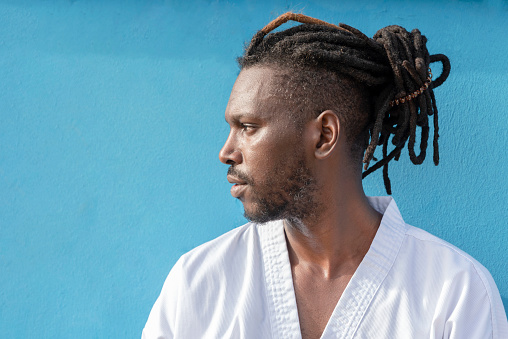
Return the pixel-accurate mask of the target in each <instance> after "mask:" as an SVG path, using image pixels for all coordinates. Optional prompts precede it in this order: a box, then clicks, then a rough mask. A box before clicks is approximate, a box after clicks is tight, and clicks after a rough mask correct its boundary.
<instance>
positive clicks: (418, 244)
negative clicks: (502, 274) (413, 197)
mask: <svg viewBox="0 0 508 339" xmlns="http://www.w3.org/2000/svg"><path fill="white" fill-rule="evenodd" d="M406 245H407V246H406V247H407V252H410V254H409V256H410V257H411V256H412V255H415V257H417V258H418V259H416V260H415V262H414V263H413V264H414V265H415V269H417V267H420V268H425V271H426V274H427V277H428V278H431V277H430V275H432V276H433V279H435V280H442V281H443V282H446V283H447V284H449V283H451V282H455V283H457V284H462V286H464V284H474V285H476V287H477V293H481V292H483V293H485V294H486V295H487V297H488V298H489V299H492V295H493V294H495V293H498V292H497V287H496V284H495V282H494V280H493V278H492V275H491V274H490V272H489V271H488V270H487V268H485V267H484V266H483V265H482V264H481V263H480V262H479V261H477V260H476V259H475V258H473V257H472V256H471V255H470V254H468V253H466V252H465V251H463V250H461V249H460V248H458V247H456V246H454V245H452V244H450V243H449V242H447V241H446V240H443V239H441V238H439V237H437V236H435V235H432V234H430V233H429V232H427V231H425V230H422V229H420V228H417V227H414V226H409V227H408V229H407V231H406ZM407 252H406V253H405V255H408V253H407Z"/></svg>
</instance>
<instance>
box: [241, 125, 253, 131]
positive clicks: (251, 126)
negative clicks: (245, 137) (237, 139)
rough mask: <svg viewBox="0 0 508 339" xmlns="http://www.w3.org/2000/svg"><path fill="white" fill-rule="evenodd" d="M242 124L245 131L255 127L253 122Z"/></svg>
mask: <svg viewBox="0 0 508 339" xmlns="http://www.w3.org/2000/svg"><path fill="white" fill-rule="evenodd" d="M240 126H241V127H242V130H244V131H246V132H247V131H250V130H252V129H253V128H254V125H252V124H240Z"/></svg>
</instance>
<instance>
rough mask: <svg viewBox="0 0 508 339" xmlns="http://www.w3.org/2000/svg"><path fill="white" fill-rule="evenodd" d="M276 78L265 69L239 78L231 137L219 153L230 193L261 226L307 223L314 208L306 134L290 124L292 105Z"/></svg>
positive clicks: (229, 117) (231, 105)
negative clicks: (277, 221) (284, 221)
mask: <svg viewBox="0 0 508 339" xmlns="http://www.w3.org/2000/svg"><path fill="white" fill-rule="evenodd" d="M275 75H276V74H275V73H274V70H273V69H270V68H266V67H251V68H248V69H244V70H243V71H242V72H241V73H240V75H239V76H238V79H237V80H236V82H235V85H234V86H233V90H232V92H231V96H230V99H229V102H228V106H227V108H226V121H227V122H228V124H229V125H230V128H231V129H230V133H229V136H228V139H227V141H226V143H225V144H224V146H223V148H222V150H221V151H220V154H219V158H220V160H221V161H222V162H223V163H225V164H228V165H230V168H229V170H228V181H229V182H231V183H233V184H234V185H233V187H232V188H231V194H232V195H233V196H234V197H236V198H238V199H240V200H241V201H242V203H243V206H244V209H245V216H246V217H247V218H248V219H250V220H252V221H257V222H266V221H269V220H275V219H282V218H284V219H291V220H294V219H303V218H304V217H306V216H308V215H310V214H311V213H312V212H314V210H315V207H316V203H315V201H314V200H315V199H314V195H315V193H316V190H317V188H316V183H315V179H314V178H313V176H312V173H311V169H309V168H308V161H307V159H306V156H305V145H304V142H303V138H302V133H303V129H301V128H298V127H297V126H296V124H295V123H293V122H291V121H290V118H289V116H290V114H289V113H290V111H288V110H290V109H291V106H290V105H288V103H287V102H285V100H283V99H282V98H281V96H280V95H277V94H276V92H277V91H276V90H275V87H274V86H275V81H274V80H275V78H274V76H275ZM279 92H280V91H279Z"/></svg>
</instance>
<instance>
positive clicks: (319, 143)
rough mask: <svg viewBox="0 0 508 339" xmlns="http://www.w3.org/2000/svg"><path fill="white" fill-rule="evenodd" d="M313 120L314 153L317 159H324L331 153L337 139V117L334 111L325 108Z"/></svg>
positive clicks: (338, 122)
mask: <svg viewBox="0 0 508 339" xmlns="http://www.w3.org/2000/svg"><path fill="white" fill-rule="evenodd" d="M314 122H315V125H314V127H315V130H314V133H313V135H314V141H315V150H314V155H315V156H316V158H317V159H326V158H328V157H329V156H330V155H331V154H332V151H333V150H334V149H335V146H336V145H337V143H338V141H339V133H340V121H339V117H338V116H337V114H335V112H334V111H331V110H326V111H324V112H322V113H321V114H320V115H319V116H318V117H317V118H316V119H315V120H314Z"/></svg>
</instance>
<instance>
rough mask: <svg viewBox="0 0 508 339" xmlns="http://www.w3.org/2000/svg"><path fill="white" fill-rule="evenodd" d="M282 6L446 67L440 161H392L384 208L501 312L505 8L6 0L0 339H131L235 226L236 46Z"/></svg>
mask: <svg viewBox="0 0 508 339" xmlns="http://www.w3.org/2000/svg"><path fill="white" fill-rule="evenodd" d="M287 10H295V11H303V12H304V13H305V14H308V15H311V16H316V17H319V18H321V19H324V20H327V21H331V22H345V23H348V24H350V25H353V26H355V27H357V28H359V29H361V30H362V31H364V32H365V33H366V34H368V35H370V36H372V35H373V34H374V33H375V32H376V30H377V29H379V28H381V27H383V26H386V25H389V24H399V25H402V26H405V27H406V28H408V29H412V28H414V27H418V28H420V29H421V31H422V32H423V33H424V34H425V35H427V37H428V38H429V43H428V47H429V50H430V51H431V52H434V53H445V54H447V55H448V56H449V57H450V59H451V62H452V73H451V75H450V78H449V80H448V81H447V82H446V83H445V84H444V85H443V86H442V87H441V88H439V89H438V90H437V91H436V95H437V100H438V104H439V107H440V117H441V133H440V134H441V138H440V142H441V144H440V148H441V165H440V166H438V167H434V166H433V165H432V161H431V159H428V161H427V162H426V163H425V164H423V165H422V166H419V167H416V166H413V165H410V164H409V160H408V157H407V155H406V154H405V155H404V156H402V158H401V161H400V162H399V163H396V164H394V165H393V166H392V167H391V178H392V181H393V183H392V185H393V190H394V197H395V198H396V200H397V202H398V205H399V207H400V209H401V210H402V212H403V215H404V217H405V219H406V221H407V222H409V223H411V224H413V225H416V226H419V227H421V228H424V229H426V230H428V231H430V232H432V233H434V234H436V235H438V236H440V237H442V238H444V239H446V240H448V241H449V242H451V243H453V244H455V245H457V246H459V247H460V248H462V249H463V250H465V251H466V252H468V253H470V254H471V255H473V256H474V257H475V258H477V259H478V260H479V261H480V262H482V263H483V264H484V265H485V266H486V267H487V268H488V269H489V270H490V271H491V273H492V275H493V276H494V279H495V280H496V282H497V284H498V287H499V289H500V292H501V294H502V296H503V298H504V299H503V300H504V303H505V305H507V297H508V272H507V262H508V252H507V249H506V246H507V243H508V231H507V228H506V226H507V221H506V220H507V219H508V212H507V207H506V206H507V203H506V201H507V200H508V194H507V191H508V189H507V188H508V185H507V174H508V173H507V170H506V163H507V162H508V159H507V152H506V147H507V145H508V137H507V127H508V123H507V120H506V119H507V118H506V117H507V114H508V109H507V107H508V95H507V94H506V93H507V92H508V81H507V79H508V78H507V75H508V66H507V65H508V64H507V62H506V55H508V44H507V42H506V35H507V33H508V2H507V1H442V2H440V1H429V2H425V3H422V2H421V1H420V2H416V1H414V2H402V1H384V2H381V1H380V2H374V1H372V2H370V1H354V2H353V1H348V2H341V1H315V2H310V1H309V2H300V1H295V2H292V1H272V2H268V1H243V2H232V1H229V2H226V1H213V2H211V1H195V2H189V3H187V4H185V5H183V4H181V3H180V2H176V1H144V2H143V1H98V0H97V1H35V0H34V1H0V28H1V29H0V333H1V336H2V337H3V338H30V337H31V338H113V337H115V338H138V337H139V336H140V332H141V329H142V327H143V325H144V323H145V321H146V318H147V316H148V313H149V311H150V309H151V306H152V304H153V303H154V301H155V299H156V297H157V296H158V293H159V291H160V288H161V287H162V283H163V281H164V278H165V277H166V275H167V273H168V272H169V270H170V268H171V267H172V265H173V264H174V262H175V261H176V260H177V258H178V257H179V256H180V255H181V254H183V253H184V252H186V251H188V250H190V249H191V248H193V247H195V246H197V245H199V244H201V243H203V242H205V241H207V240H210V239H212V238H214V237H216V236H218V235H220V234H222V233H224V232H226V231H228V230H230V229H231V228H233V227H236V226H238V225H240V224H242V223H244V219H243V217H242V216H241V215H242V208H241V205H240V204H239V203H238V202H236V201H234V199H233V198H231V197H230V194H229V186H230V185H229V184H228V183H227V182H226V180H225V174H226V166H224V165H222V164H220V163H219V161H218V158H217V155H218V151H219V149H220V147H221V146H222V143H223V142H224V141H225V139H226V136H227V132H228V127H227V125H226V123H225V122H224V116H223V112H224V108H225V106H226V103H227V100H228V96H229V91H230V89H231V86H232V85H233V82H234V80H235V77H236V75H237V72H238V70H237V67H236V64H235V57H236V56H238V55H240V54H241V52H242V48H243V44H244V42H245V41H247V40H248V39H249V38H250V37H251V36H252V34H253V33H255V31H256V30H257V29H260V28H261V27H263V26H264V25H265V24H266V23H267V22H268V21H270V20H271V19H273V18H275V17H276V16H277V15H279V14H281V13H283V12H285V11H287ZM435 73H439V70H438V69H437V68H436V69H435ZM365 186H366V191H367V193H368V194H371V195H382V194H384V189H383V184H382V178H381V173H376V174H374V175H372V176H371V177H369V178H368V179H367V180H366V181H365Z"/></svg>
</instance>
